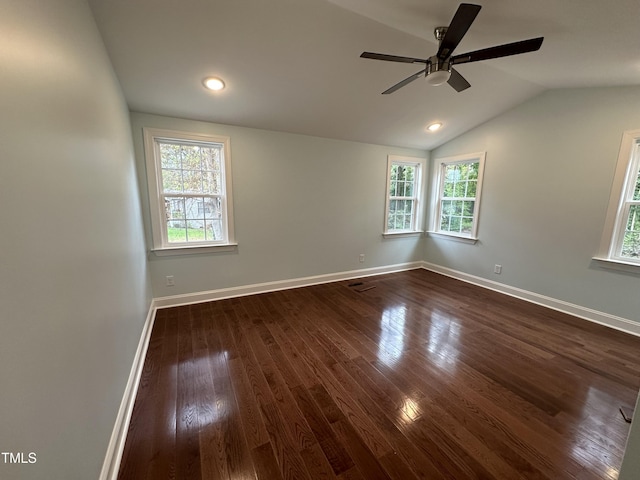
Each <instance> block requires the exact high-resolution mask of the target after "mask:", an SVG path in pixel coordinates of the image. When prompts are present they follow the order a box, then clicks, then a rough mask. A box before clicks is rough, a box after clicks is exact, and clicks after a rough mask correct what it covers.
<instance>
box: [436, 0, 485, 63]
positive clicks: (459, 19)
mask: <svg viewBox="0 0 640 480" xmlns="http://www.w3.org/2000/svg"><path fill="white" fill-rule="evenodd" d="M481 8H482V7H481V6H480V5H474V4H472V3H461V4H460V6H459V7H458V10H457V11H456V14H455V15H454V16H453V19H452V20H451V23H450V24H449V27H448V28H447V33H445V34H444V38H443V39H442V41H441V42H440V48H438V53H437V56H438V58H439V59H440V60H446V59H447V58H449V57H450V56H451V54H452V53H453V51H454V50H455V48H456V47H457V46H458V44H459V43H460V41H461V40H462V37H464V35H465V34H466V33H467V30H469V27H470V26H471V24H472V23H473V21H474V20H475V19H476V16H477V15H478V13H479V12H480V9H481Z"/></svg>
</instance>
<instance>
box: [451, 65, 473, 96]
mask: <svg viewBox="0 0 640 480" xmlns="http://www.w3.org/2000/svg"><path fill="white" fill-rule="evenodd" d="M447 83H448V84H449V85H451V86H452V87H453V88H454V89H455V90H456V92H462V91H463V90H466V89H467V88H469V87H470V86H471V84H470V83H469V82H467V80H466V79H465V78H464V77H463V76H462V75H460V73H458V71H457V70H456V69H455V68H452V69H451V76H450V77H449V80H447Z"/></svg>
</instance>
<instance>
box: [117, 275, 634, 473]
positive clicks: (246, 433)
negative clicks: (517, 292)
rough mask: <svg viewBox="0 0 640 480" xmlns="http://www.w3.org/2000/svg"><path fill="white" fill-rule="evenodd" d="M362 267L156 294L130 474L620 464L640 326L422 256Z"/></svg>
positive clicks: (566, 469)
mask: <svg viewBox="0 0 640 480" xmlns="http://www.w3.org/2000/svg"><path fill="white" fill-rule="evenodd" d="M361 281H362V282H363V284H362V285H359V286H355V287H350V286H349V284H351V283H353V282H354V280H352V281H348V282H347V281H345V282H338V283H332V284H326V285H319V286H313V287H307V288H300V289H294V290H287V291H281V292H274V293H268V294H261V295H254V296H248V297H243V298H236V299H228V300H221V301H217V302H210V303H203V304H197V305H191V306H185V307H177V308H170V309H164V310H159V311H158V313H157V316H156V321H155V325H154V329H153V333H152V336H151V341H150V344H149V350H148V353H147V358H146V362H145V366H144V371H143V374H142V378H141V382H140V386H139V390H138V395H137V399H136V403H135V407H134V411H133V416H132V419H131V424H130V428H129V433H128V437H127V441H126V446H125V450H124V454H123V458H122V464H121V467H120V474H119V478H120V479H136V480H138V479H164V478H169V479H225V480H226V479H229V480H240V479H255V478H259V479H267V480H277V479H280V478H284V479H292V480H304V479H314V480H315V479H325V478H339V479H344V480H346V479H351V480H355V479H366V480H375V479H386V478H392V479H398V480H409V479H413V478H423V479H434V480H436V479H454V480H464V479H507V480H515V479H550V480H561V479H580V480H589V479H594V480H596V479H597V480H602V479H616V478H617V476H618V469H619V467H620V464H621V459H622V455H623V449H624V446H625V441H626V437H627V433H628V430H629V424H627V423H625V421H624V419H623V418H622V416H621V415H620V413H619V411H618V409H619V407H620V406H621V405H627V406H632V405H634V402H635V398H636V394H637V391H638V387H639V385H640V355H638V352H639V351H640V338H637V337H633V336H631V335H626V334H623V333H621V332H617V331H615V330H611V329H608V328H605V327H601V326H599V325H596V324H593V323H590V322H587V321H585V320H580V319H577V318H574V317H571V316H568V315H564V314H561V313H558V312H555V311H552V310H548V309H545V308H543V307H539V306H536V305H533V304H529V303H526V302H523V301H520V300H517V299H514V298H511V297H508V296H504V295H501V294H498V293H495V292H491V291H489V290H485V289H482V288H479V287H475V286H472V285H468V284H465V283H462V282H458V281H455V280H452V279H449V278H447V277H443V276H440V275H437V274H435V273H431V272H428V271H424V270H413V271H409V272H402V273H396V274H390V275H384V276H379V277H371V278H366V279H362V280H361ZM367 287H375V288H368V289H367ZM359 290H362V291H359Z"/></svg>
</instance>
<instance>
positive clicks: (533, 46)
mask: <svg viewBox="0 0 640 480" xmlns="http://www.w3.org/2000/svg"><path fill="white" fill-rule="evenodd" d="M543 40H544V37H538V38H530V39H529V40H521V41H519V42H513V43H506V44H504V45H498V46H496V47H489V48H484V49H482V50H476V51H474V52H469V53H463V54H461V55H455V56H453V57H451V59H450V62H451V64H452V65H460V64H461V63H470V62H479V61H480V60H489V59H491V58H500V57H508V56H510V55H519V54H521V53H527V52H535V51H536V50H538V49H540V46H541V45H542V41H543Z"/></svg>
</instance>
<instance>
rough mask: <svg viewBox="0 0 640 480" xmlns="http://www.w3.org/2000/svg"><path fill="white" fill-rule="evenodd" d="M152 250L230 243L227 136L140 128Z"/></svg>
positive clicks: (229, 188) (230, 218)
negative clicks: (142, 133)
mask: <svg viewBox="0 0 640 480" xmlns="http://www.w3.org/2000/svg"><path fill="white" fill-rule="evenodd" d="M144 138H145V154H146V161H147V179H148V183H149V202H150V207H151V224H152V230H153V244H154V250H158V251H161V250H169V249H181V248H193V247H213V246H224V245H232V244H233V242H234V238H233V217H232V215H231V207H232V202H231V159H230V151H229V138H228V137H221V136H212V135H199V134H189V133H183V132H174V131H169V130H157V129H149V128H145V129H144Z"/></svg>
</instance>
